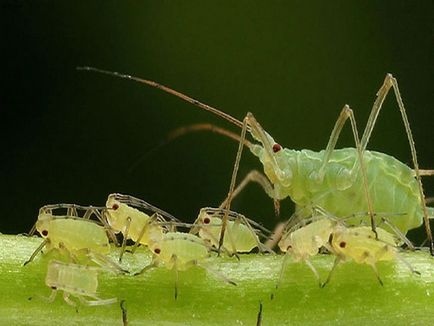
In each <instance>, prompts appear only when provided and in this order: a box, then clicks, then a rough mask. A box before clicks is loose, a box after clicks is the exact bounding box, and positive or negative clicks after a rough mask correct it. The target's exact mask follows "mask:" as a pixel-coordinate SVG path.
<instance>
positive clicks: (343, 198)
mask: <svg viewBox="0 0 434 326" xmlns="http://www.w3.org/2000/svg"><path fill="white" fill-rule="evenodd" d="M270 138H271V137H270ZM271 139H272V138H271ZM270 141H271V140H270ZM252 151H253V153H254V154H255V155H257V156H258V157H259V159H260V160H261V162H262V163H263V165H264V172H265V174H266V175H267V177H268V178H270V181H271V182H272V183H273V184H274V190H275V196H276V197H277V198H278V199H284V198H286V197H288V196H289V197H290V198H291V199H292V200H293V201H294V202H295V203H296V205H297V206H298V207H300V208H303V211H304V212H305V214H306V215H305V216H310V215H311V211H310V210H309V209H306V208H309V207H311V206H312V205H314V206H319V207H322V208H323V209H324V210H326V211H329V212H333V215H335V216H337V217H345V216H349V215H351V214H352V213H354V212H368V211H369V207H368V204H367V201H366V196H365V194H364V192H363V191H360V189H363V180H362V173H360V172H357V170H356V171H354V170H353V168H354V167H355V166H356V164H357V150H356V149H355V148H344V149H338V150H334V151H333V152H332V154H331V156H330V159H329V162H328V164H327V165H326V167H325V170H324V177H323V178H320V177H319V176H318V171H319V170H320V168H321V166H322V163H323V160H324V155H325V151H321V152H313V151H310V150H301V151H295V150H290V149H282V150H280V151H279V152H277V153H274V159H275V161H276V162H277V164H278V168H277V169H276V168H273V167H272V163H271V162H270V161H271V159H270V158H269V156H268V154H266V153H265V150H264V149H263V148H262V147H259V146H256V147H254V148H253V149H252ZM363 156H364V161H365V163H366V172H367V179H368V184H369V190H370V195H371V199H372V203H373V210H374V211H375V212H396V213H397V215H396V216H390V217H389V219H390V221H391V222H392V223H393V224H394V225H395V226H396V227H398V228H399V229H400V230H401V231H402V232H404V233H406V232H407V231H408V230H410V229H413V228H416V227H418V226H420V225H421V224H422V219H423V208H422V206H421V205H420V194H419V189H418V182H417V180H416V179H415V174H414V171H413V170H412V169H410V168H409V167H408V166H407V165H405V164H403V163H401V162H400V161H398V160H397V159H395V158H394V157H392V156H389V155H387V154H383V153H379V152H374V151H365V152H364V154H363ZM277 171H279V172H280V175H279V176H278V175H277V173H276V172H277ZM352 171H353V172H352ZM392 189H393V191H391V190H392ZM403 213H405V214H403ZM360 220H361V218H360V217H355V218H354V219H347V220H346V223H347V224H349V225H351V224H353V225H358V224H360ZM364 220H365V222H369V216H366V217H365V218H364Z"/></svg>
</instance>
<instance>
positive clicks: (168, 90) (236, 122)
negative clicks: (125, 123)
mask: <svg viewBox="0 0 434 326" xmlns="http://www.w3.org/2000/svg"><path fill="white" fill-rule="evenodd" d="M76 69H77V70H84V71H93V72H97V73H101V74H105V75H109V76H113V77H117V78H122V79H129V80H132V81H135V82H138V83H140V84H146V85H148V86H151V87H154V88H157V89H161V90H162V91H164V92H166V93H169V94H171V95H174V96H176V97H178V98H180V99H182V100H184V101H186V102H188V103H190V104H193V105H194V106H196V107H199V108H200V109H202V110H205V111H209V112H211V113H213V114H215V115H218V116H220V117H222V118H223V119H225V120H227V121H229V122H230V123H232V124H234V125H236V126H237V127H239V128H242V127H243V123H242V122H241V121H239V120H237V119H236V118H234V117H232V116H231V115H229V114H227V113H224V112H223V111H220V110H218V109H216V108H214V107H212V106H209V105H207V104H205V103H202V102H200V101H198V100H196V99H194V98H192V97H190V96H187V95H184V94H182V93H180V92H178V91H175V90H174V89H171V88H169V87H167V86H164V85H161V84H159V83H157V82H155V81H152V80H147V79H143V78H139V77H135V76H130V75H126V74H122V73H119V72H116V71H109V70H104V69H99V68H95V67H89V66H82V67H77V68H76ZM248 129H250V128H248Z"/></svg>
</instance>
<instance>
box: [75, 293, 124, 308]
mask: <svg viewBox="0 0 434 326" xmlns="http://www.w3.org/2000/svg"><path fill="white" fill-rule="evenodd" d="M77 297H78V299H79V300H80V302H81V303H82V304H84V305H86V306H103V305H107V304H113V303H116V302H117V301H118V300H117V299H116V298H111V299H100V298H98V297H94V298H95V299H96V300H87V299H85V298H83V297H82V296H81V295H79V296H77Z"/></svg>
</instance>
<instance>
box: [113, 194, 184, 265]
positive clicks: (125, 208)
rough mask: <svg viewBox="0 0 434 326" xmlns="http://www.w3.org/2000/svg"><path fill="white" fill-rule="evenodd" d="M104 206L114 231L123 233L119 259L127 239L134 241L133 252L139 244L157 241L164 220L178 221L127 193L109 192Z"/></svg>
mask: <svg viewBox="0 0 434 326" xmlns="http://www.w3.org/2000/svg"><path fill="white" fill-rule="evenodd" d="M106 207H107V209H106V210H105V218H106V219H107V223H108V224H109V225H110V227H111V228H112V229H113V230H114V232H116V233H122V235H123V242H122V249H121V254H120V256H119V261H121V260H122V256H123V253H124V252H125V248H126V241H127V240H128V239H131V240H133V241H134V242H135V246H134V247H133V252H134V251H135V249H136V248H137V246H138V245H139V244H142V245H145V246H149V245H151V244H152V243H154V242H157V241H159V240H160V239H161V238H162V236H163V233H164V232H165V231H166V230H165V228H164V226H163V224H164V223H165V222H173V223H175V222H178V219H176V218H175V217H173V216H172V215H170V214H169V213H166V212H164V211H163V210H161V209H159V208H157V207H154V206H152V205H151V204H149V203H147V202H145V201H143V200H141V199H138V198H135V197H133V196H129V195H122V194H110V195H109V196H108V199H107V203H106ZM135 207H138V208H142V209H146V210H148V211H151V212H152V213H153V214H152V215H151V216H149V215H148V214H146V213H144V212H142V211H140V210H138V209H137V208H135Z"/></svg>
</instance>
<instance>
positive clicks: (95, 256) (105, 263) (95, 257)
mask: <svg viewBox="0 0 434 326" xmlns="http://www.w3.org/2000/svg"><path fill="white" fill-rule="evenodd" d="M82 250H83V251H84V252H85V254H86V256H87V257H88V258H89V259H90V260H92V261H93V262H94V263H96V264H98V265H99V266H101V267H104V268H109V269H110V270H112V271H114V272H115V273H120V274H129V273H130V272H129V271H127V270H126V269H123V268H122V267H121V266H119V265H118V264H116V263H115V262H114V261H112V260H111V259H110V258H109V257H107V256H104V255H102V254H99V253H97V252H94V251H91V250H90V249H82Z"/></svg>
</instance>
